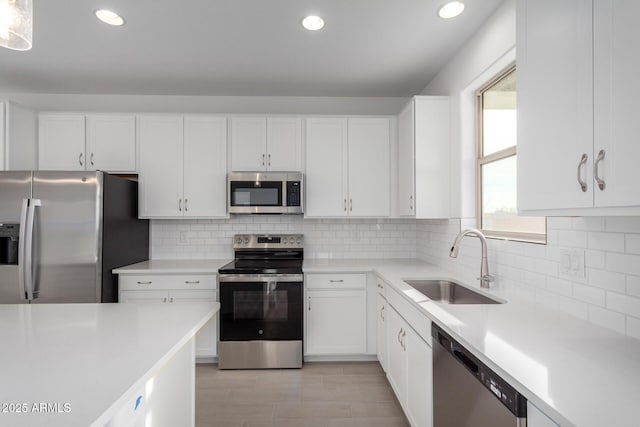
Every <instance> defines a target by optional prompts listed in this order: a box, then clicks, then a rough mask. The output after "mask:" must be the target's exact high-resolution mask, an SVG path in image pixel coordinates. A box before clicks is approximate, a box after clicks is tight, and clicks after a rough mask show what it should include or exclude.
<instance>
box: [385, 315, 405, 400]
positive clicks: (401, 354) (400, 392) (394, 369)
mask: <svg viewBox="0 0 640 427" xmlns="http://www.w3.org/2000/svg"><path fill="white" fill-rule="evenodd" d="M387 307H388V312H387V316H386V320H387V356H388V358H389V360H388V362H387V378H388V379H389V384H391V387H392V388H393V391H395V393H396V397H397V398H398V401H399V402H400V404H401V405H402V406H403V407H404V406H405V401H406V398H407V355H406V352H405V350H404V347H403V345H402V339H403V337H402V333H403V332H405V331H406V329H407V326H406V323H405V322H404V320H403V319H402V317H400V315H399V314H398V313H397V312H396V311H395V310H394V309H393V307H391V306H390V305H388V304H387Z"/></svg>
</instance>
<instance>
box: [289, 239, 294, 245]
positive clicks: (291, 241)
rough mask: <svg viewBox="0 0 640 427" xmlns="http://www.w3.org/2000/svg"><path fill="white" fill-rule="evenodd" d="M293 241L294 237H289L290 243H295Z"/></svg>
mask: <svg viewBox="0 0 640 427" xmlns="http://www.w3.org/2000/svg"><path fill="white" fill-rule="evenodd" d="M293 242H294V240H293V237H289V243H291V244H292V245H293Z"/></svg>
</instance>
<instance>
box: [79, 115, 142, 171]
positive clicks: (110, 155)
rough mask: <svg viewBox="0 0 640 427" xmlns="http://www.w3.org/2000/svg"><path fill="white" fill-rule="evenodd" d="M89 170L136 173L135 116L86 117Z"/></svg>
mask: <svg viewBox="0 0 640 427" xmlns="http://www.w3.org/2000/svg"><path fill="white" fill-rule="evenodd" d="M87 169H88V170H102V171H107V172H129V173H135V172H136V120H135V116H133V115H89V116H87Z"/></svg>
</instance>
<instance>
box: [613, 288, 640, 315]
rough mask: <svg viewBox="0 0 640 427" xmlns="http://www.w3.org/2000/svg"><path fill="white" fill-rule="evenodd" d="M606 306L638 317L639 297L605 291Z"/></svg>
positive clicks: (639, 309)
mask: <svg viewBox="0 0 640 427" xmlns="http://www.w3.org/2000/svg"><path fill="white" fill-rule="evenodd" d="M607 308H609V309H611V310H615V311H617V312H620V313H624V314H628V315H630V316H635V317H639V318H640V298H636V297H633V296H628V295H623V294H618V293H615V292H607Z"/></svg>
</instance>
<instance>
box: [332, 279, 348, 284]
mask: <svg viewBox="0 0 640 427" xmlns="http://www.w3.org/2000/svg"><path fill="white" fill-rule="evenodd" d="M342 282H344V280H342V279H340V280H333V279H331V280H329V283H342Z"/></svg>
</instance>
